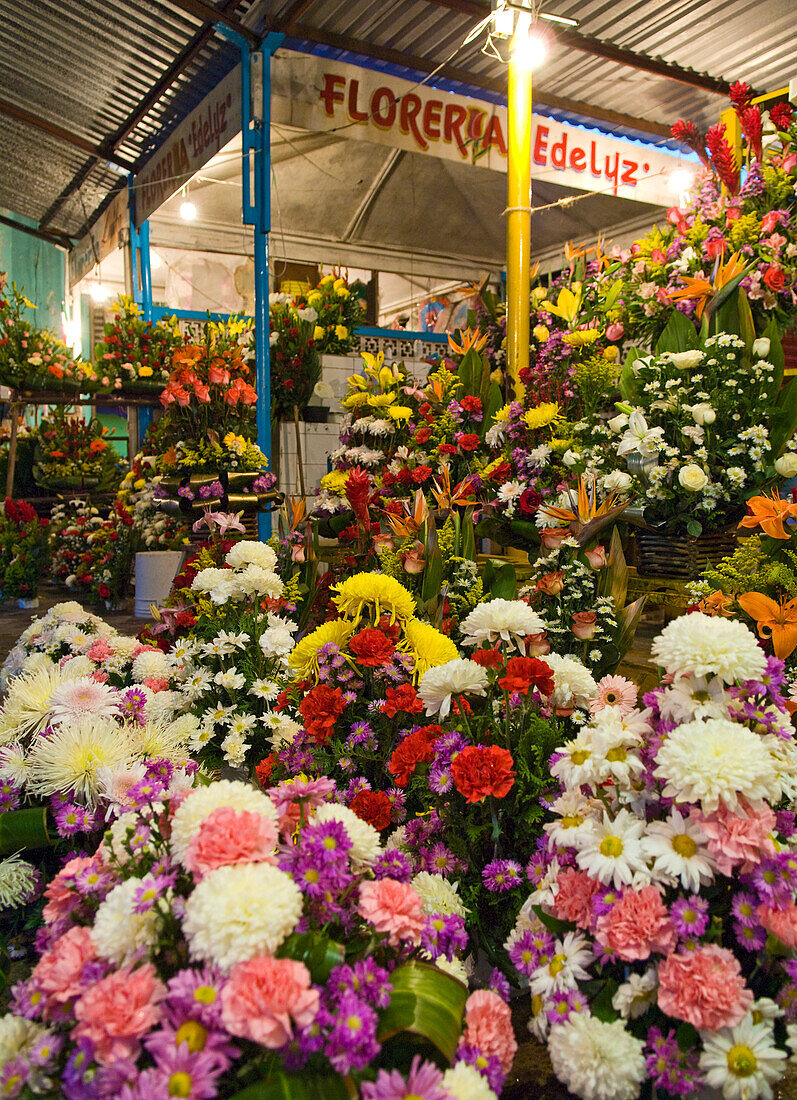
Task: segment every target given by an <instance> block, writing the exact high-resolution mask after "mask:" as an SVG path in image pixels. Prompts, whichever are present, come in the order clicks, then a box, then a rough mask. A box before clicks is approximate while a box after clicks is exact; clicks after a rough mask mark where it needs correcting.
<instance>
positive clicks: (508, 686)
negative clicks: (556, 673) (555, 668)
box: [498, 657, 555, 695]
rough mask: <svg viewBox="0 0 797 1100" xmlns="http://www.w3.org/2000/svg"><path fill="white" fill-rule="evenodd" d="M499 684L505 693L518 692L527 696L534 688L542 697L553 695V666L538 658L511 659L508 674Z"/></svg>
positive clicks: (507, 668)
mask: <svg viewBox="0 0 797 1100" xmlns="http://www.w3.org/2000/svg"><path fill="white" fill-rule="evenodd" d="M498 683H499V684H500V685H501V687H502V688H503V689H504V691H509V692H514V691H517V692H519V693H520V694H521V695H526V694H528V692H529V691H530V690H531V689H532V688H537V690H538V691H539V692H540V693H541V694H542V695H553V691H554V686H555V685H554V680H553V672H552V671H551V666H550V665H547V664H546V663H545V661H538V660H537V658H536V657H510V658H509V660H508V661H507V663H506V672H505V673H504V675H503V676H502V677H501V678H500V680H499V681H498Z"/></svg>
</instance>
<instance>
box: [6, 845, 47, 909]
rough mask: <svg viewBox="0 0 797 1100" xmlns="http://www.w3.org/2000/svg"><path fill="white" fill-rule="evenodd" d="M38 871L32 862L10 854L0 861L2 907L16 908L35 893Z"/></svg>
mask: <svg viewBox="0 0 797 1100" xmlns="http://www.w3.org/2000/svg"><path fill="white" fill-rule="evenodd" d="M37 881H38V872H37V870H36V868H35V867H34V866H33V864H32V863H28V862H27V860H24V859H20V858H19V855H18V854H17V855H14V856H9V857H8V859H4V860H2V862H0V909H16V907H17V906H18V905H24V903H25V902H26V901H29V900H30V898H31V897H32V895H33V891H34V889H35V887H36V883H37Z"/></svg>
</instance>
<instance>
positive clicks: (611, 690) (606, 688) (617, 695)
mask: <svg viewBox="0 0 797 1100" xmlns="http://www.w3.org/2000/svg"><path fill="white" fill-rule="evenodd" d="M636 700H637V687H636V684H634V683H632V682H631V681H630V680H626V678H625V676H604V677H603V679H602V680H598V691H597V694H596V696H595V698H594V699H593V700H592V701H591V703H590V705H589V709H590V711H591V712H592V714H597V713H598V711H599V710H605V709H606V707H619V708H620V713H621V714H630V713H631V711H632V710H633V709H634V707H635V706H636Z"/></svg>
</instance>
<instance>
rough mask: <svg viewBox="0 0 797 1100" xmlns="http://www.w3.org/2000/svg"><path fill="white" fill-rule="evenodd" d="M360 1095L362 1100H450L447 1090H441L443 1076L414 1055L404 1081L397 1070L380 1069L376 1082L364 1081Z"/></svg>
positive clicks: (434, 1067)
mask: <svg viewBox="0 0 797 1100" xmlns="http://www.w3.org/2000/svg"><path fill="white" fill-rule="evenodd" d="M360 1094H361V1096H362V1100H404V1098H405V1097H416V1098H422V1100H451V1094H450V1092H449V1091H448V1089H445V1088H443V1075H442V1073H441V1072H440V1070H439V1069H438V1068H437V1066H435V1065H433V1064H432V1063H431V1062H422V1061H421V1056H420V1055H419V1054H416V1055H415V1057H414V1058H413V1060H412V1065H411V1066H410V1072H409V1073H408V1074H407V1079H406V1081H405V1080H404V1078H403V1077H402V1076H401V1074H400V1073H399V1071H398V1070H396V1069H394V1070H390V1071H388V1070H384V1069H380V1071H379V1073H378V1075H377V1078H376V1081H373V1082H370V1081H364V1082H363V1084H362V1086H361V1090H360Z"/></svg>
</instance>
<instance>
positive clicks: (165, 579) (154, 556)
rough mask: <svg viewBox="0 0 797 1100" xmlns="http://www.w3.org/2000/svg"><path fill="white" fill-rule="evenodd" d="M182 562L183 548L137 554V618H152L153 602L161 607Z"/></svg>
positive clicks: (135, 612) (135, 610)
mask: <svg viewBox="0 0 797 1100" xmlns="http://www.w3.org/2000/svg"><path fill="white" fill-rule="evenodd" d="M182 562H183V551H182V550H147V551H145V552H144V553H141V554H136V601H135V608H134V612H133V613H134V615H135V617H136V618H137V619H149V618H151V612H150V607H151V606H152V604H155V606H156V607H160V605H161V604H162V603H163V602H164V600H165V599H166V597H167V596H168V595H169V592H170V591H171V587H172V581H173V580H174V578H175V577H176V576H177V572H178V570H179V568H180V566H181V565H182Z"/></svg>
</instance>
